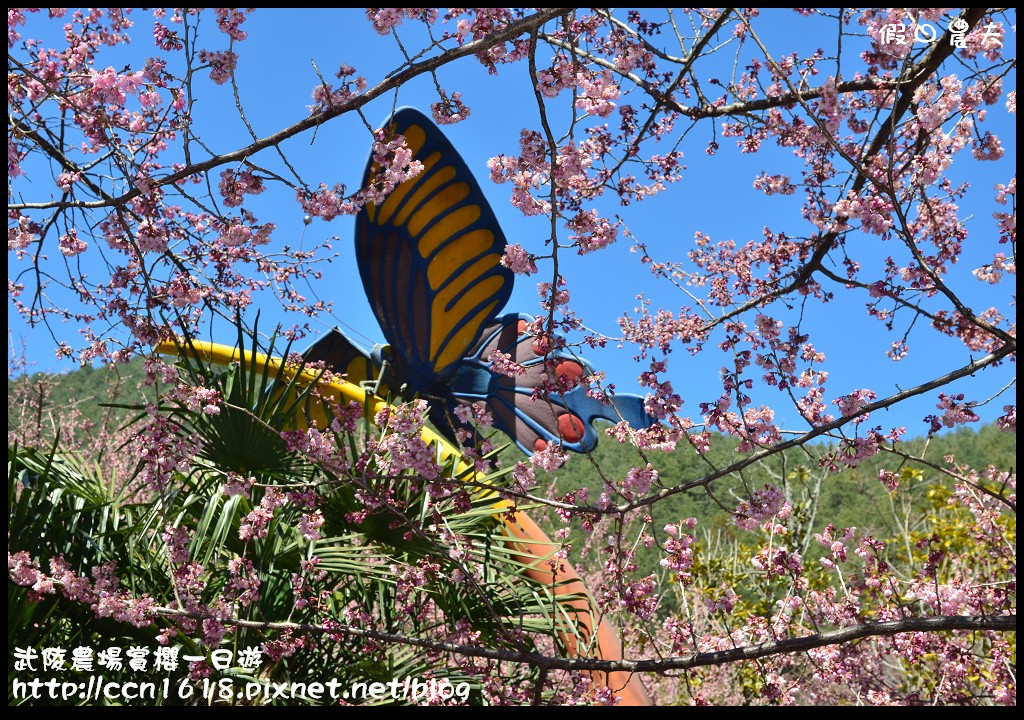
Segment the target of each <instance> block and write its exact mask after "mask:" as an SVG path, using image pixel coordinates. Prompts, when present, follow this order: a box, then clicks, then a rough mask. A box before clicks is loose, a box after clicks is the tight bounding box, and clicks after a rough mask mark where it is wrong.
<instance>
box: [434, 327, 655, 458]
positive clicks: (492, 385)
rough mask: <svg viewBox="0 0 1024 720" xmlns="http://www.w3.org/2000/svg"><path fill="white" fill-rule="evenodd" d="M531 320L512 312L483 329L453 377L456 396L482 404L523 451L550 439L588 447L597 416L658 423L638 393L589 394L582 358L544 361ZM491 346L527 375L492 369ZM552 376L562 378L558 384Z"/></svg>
mask: <svg viewBox="0 0 1024 720" xmlns="http://www.w3.org/2000/svg"><path fill="white" fill-rule="evenodd" d="M533 320H534V318H532V317H531V316H529V315H525V314H515V313H512V314H509V315H505V316H503V317H501V318H499V319H498V321H497V322H495V323H492V324H490V325H489V326H487V328H485V330H484V333H483V337H482V339H481V341H480V343H478V345H477V347H476V348H475V349H474V350H473V352H472V353H471V355H470V356H469V357H467V358H466V360H465V362H464V363H463V366H462V367H460V368H459V371H458V373H457V374H456V376H455V377H454V378H453V381H452V383H453V395H454V396H455V397H456V399H457V401H459V402H463V403H480V402H483V403H486V407H487V409H488V410H489V411H490V412H491V415H492V417H493V419H494V425H495V426H496V427H497V428H498V429H500V430H501V431H502V432H504V433H505V434H507V435H508V436H509V437H510V438H511V439H512V440H513V441H514V442H515V443H516V445H518V446H519V447H520V449H522V450H523V451H524V452H526V453H527V454H533V453H534V452H537V451H539V450H543V449H544V448H546V447H547V445H548V444H549V443H552V442H556V443H561V445H562V446H563V447H564V448H565V449H567V450H573V451H575V452H586V451H589V450H592V449H593V448H594V446H595V445H597V439H598V435H597V431H596V430H595V429H594V427H593V422H594V420H596V419H597V418H603V419H605V420H609V421H611V422H619V421H620V420H625V421H626V422H628V423H629V424H630V425H631V426H632V427H634V428H645V427H650V426H651V425H653V424H655V423H656V422H657V420H656V419H655V418H653V417H651V416H650V415H648V414H647V412H646V411H645V410H644V399H643V398H642V397H640V396H639V395H625V394H623V395H614V396H611V397H610V398H609V400H610V402H609V403H607V404H606V403H604V402H602V401H601V400H599V399H597V398H593V397H590V396H588V395H587V385H586V378H587V377H588V376H589V375H592V374H593V372H594V370H593V368H592V367H591V366H590V364H589V363H587V362H586V361H585V360H581V359H579V358H574V357H571V356H569V355H566V354H564V353H559V352H552V353H548V355H547V360H546V359H545V352H544V350H545V348H544V347H543V344H542V343H539V342H537V339H536V338H535V337H534V336H533V335H530V334H529V333H527V332H526V327H527V326H528V325H529V324H530V323H532V322H533ZM494 350H499V351H501V352H502V353H505V354H508V355H510V356H511V360H512V361H513V362H515V363H518V364H520V365H522V366H523V367H524V368H525V369H526V374H525V375H516V376H515V377H514V378H512V377H508V376H506V375H503V374H500V373H498V372H495V371H494V370H493V366H492V363H491V361H490V360H489V357H490V355H491V353H492V352H493V351H494ZM485 375H486V376H487V381H485V380H484V376H485ZM553 377H554V378H559V377H560V378H561V381H560V382H561V383H562V384H561V385H560V386H559V387H558V388H557V389H556V388H554V387H553V382H552V380H553ZM538 389H540V392H535V391H537V390H538Z"/></svg>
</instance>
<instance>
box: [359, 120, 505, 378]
mask: <svg viewBox="0 0 1024 720" xmlns="http://www.w3.org/2000/svg"><path fill="white" fill-rule="evenodd" d="M386 128H387V131H388V132H389V133H395V134H400V135H402V136H404V137H405V140H406V143H407V145H408V147H409V149H410V150H411V151H412V159H413V160H415V161H419V162H421V163H423V171H422V172H421V173H420V174H419V175H417V176H416V177H415V178H413V179H411V180H407V181H405V182H403V183H401V184H400V185H398V187H396V188H395V190H393V191H392V192H391V194H390V195H388V197H387V198H386V199H385V200H384V201H383V202H382V203H380V204H379V205H374V204H367V205H366V206H365V207H363V209H362V210H360V211H359V214H358V215H357V217H356V242H355V245H356V261H357V263H358V265H359V273H360V276H361V277H362V281H363V287H364V289H365V290H366V295H367V297H368V298H369V299H370V304H371V305H372V306H373V311H374V314H375V315H376V316H377V321H378V322H379V323H380V327H381V330H382V331H383V333H384V337H385V338H387V341H388V343H389V344H390V346H391V351H392V353H393V355H394V358H395V362H396V364H397V365H398V368H397V369H396V375H397V377H398V378H400V380H401V381H402V382H404V383H407V384H408V386H409V388H410V389H411V390H412V391H414V392H421V393H424V394H426V395H434V396H438V397H442V398H444V397H447V396H448V390H447V388H448V381H449V380H450V379H451V377H452V376H453V375H454V374H455V372H456V369H457V367H458V365H459V362H460V361H461V359H462V357H463V356H464V355H465V353H466V352H467V351H468V350H470V349H471V348H472V347H474V346H475V345H476V344H477V343H478V341H479V338H480V335H481V333H482V331H483V329H484V327H485V326H486V325H488V324H489V323H491V322H492V321H493V320H494V318H495V317H496V316H497V314H498V313H499V312H500V311H501V309H502V308H503V307H504V305H505V303H506V302H507V301H508V298H509V296H510V295H511V293H512V283H513V275H512V272H511V271H510V270H508V269H507V268H505V267H504V266H502V265H501V263H500V261H501V257H502V254H503V253H504V251H505V245H506V241H505V236H504V234H503V233H502V231H501V228H500V227H499V225H498V221H497V218H496V217H495V216H494V212H493V211H492V210H491V208H490V206H489V205H488V204H487V200H486V198H485V197H484V195H483V192H482V191H481V190H480V186H479V185H478V184H477V182H476V180H475V179H474V177H473V174H472V173H471V172H470V170H469V168H468V167H467V166H466V163H465V162H464V161H463V160H462V158H461V157H460V156H459V154H458V153H457V152H456V151H455V148H454V147H453V146H452V144H451V143H450V142H449V141H448V140H447V138H445V137H444V135H443V134H441V131H440V130H438V129H437V127H436V126H435V125H434V124H433V123H432V122H431V121H430V120H429V119H427V117H426V116H425V115H423V114H422V113H420V112H419V111H417V110H413V109H411V108H403V109H401V110H398V111H397V112H396V113H395V114H394V115H393V116H392V117H391V119H390V120H389V121H388V122H387V124H386ZM378 170H379V168H378V166H377V165H376V164H375V163H374V162H373V158H372V156H371V159H370V161H369V163H368V164H367V169H366V173H365V175H364V178H363V186H364V187H366V186H368V185H369V183H371V182H373V180H374V178H376V177H377V174H378Z"/></svg>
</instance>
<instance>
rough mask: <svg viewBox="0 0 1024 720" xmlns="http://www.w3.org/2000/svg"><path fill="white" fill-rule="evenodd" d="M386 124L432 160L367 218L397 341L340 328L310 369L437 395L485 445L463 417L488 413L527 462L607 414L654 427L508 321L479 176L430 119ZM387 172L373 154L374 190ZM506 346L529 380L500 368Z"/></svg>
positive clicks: (383, 310)
mask: <svg viewBox="0 0 1024 720" xmlns="http://www.w3.org/2000/svg"><path fill="white" fill-rule="evenodd" d="M386 127H387V130H388V132H389V133H394V134H400V135H402V136H404V137H405V140H406V143H407V145H408V147H409V148H410V150H411V151H412V153H413V160H418V161H420V162H421V163H423V171H422V172H421V173H420V174H419V175H417V176H416V177H415V178H412V179H410V180H406V181H405V182H403V183H401V184H400V185H398V186H397V187H396V188H395V189H394V190H393V191H392V192H391V194H390V195H388V196H387V198H386V199H385V200H384V201H383V202H382V203H380V204H379V205H372V204H367V205H365V206H364V207H363V208H362V209H361V210H360V211H359V213H358V215H357V217H356V231H355V247H356V262H357V264H358V266H359V274H360V276H361V278H362V281H363V288H364V289H365V291H366V295H367V297H368V298H369V300H370V304H371V305H372V306H373V311H374V314H375V315H376V317H377V321H378V322H379V323H380V327H381V330H382V331H383V333H384V337H385V338H386V339H387V342H388V345H386V346H381V345H378V346H376V347H374V348H373V350H372V351H371V352H369V353H367V352H365V351H364V350H362V349H360V348H359V347H357V346H356V345H355V344H354V343H352V341H350V340H349V339H348V338H347V337H346V336H345V335H344V333H342V332H341V331H340V330H338V329H334V330H332V331H331V332H330V333H328V334H327V335H325V336H324V337H323V338H321V339H320V340H318V341H317V342H316V343H314V344H313V345H312V346H311V347H310V348H309V349H308V350H307V351H306V353H305V354H304V357H305V359H306V361H307V362H313V361H318V360H319V361H324V362H325V364H326V365H327V367H328V368H329V369H331V370H332V371H334V372H338V373H345V374H347V375H348V380H349V382H354V383H364V384H365V383H367V382H374V381H376V383H377V385H376V386H375V388H376V391H377V393H378V394H386V393H387V392H388V391H389V390H390V392H392V393H396V392H397V393H399V394H401V395H403V396H409V395H413V394H415V395H419V396H420V397H422V398H425V399H427V400H428V402H429V406H430V418H431V421H432V422H433V423H434V425H435V427H436V428H437V429H438V431H439V432H441V434H443V435H445V436H446V437H447V438H448V439H450V440H453V441H455V439H456V437H457V435H458V432H457V431H458V430H460V429H462V430H465V431H467V432H468V433H469V435H468V437H476V436H475V431H474V429H473V428H472V427H471V426H469V425H468V424H467V423H466V422H464V421H463V420H461V419H460V418H459V417H458V415H457V414H456V412H455V410H456V409H457V408H458V407H459V406H460V405H476V406H478V407H479V408H480V409H485V410H487V411H488V412H489V413H490V415H491V417H492V418H493V422H494V426H495V427H497V428H498V429H499V430H501V431H502V432H504V433H505V434H506V435H508V436H509V437H510V438H511V439H512V440H513V442H515V443H516V445H518V446H519V447H520V448H521V449H522V450H523V451H524V452H526V453H527V454H533V453H534V452H537V451H541V450H544V449H545V448H547V447H548V445H549V444H551V443H558V444H561V445H562V446H563V447H564V448H566V449H569V450H574V451H576V452H584V451H588V450H591V449H593V447H594V446H595V445H596V444H597V432H596V431H595V430H594V427H593V425H592V423H593V421H594V420H595V419H597V418H604V419H606V420H610V421H613V422H618V421H619V420H625V421H627V422H628V423H629V424H630V425H631V426H633V427H635V428H643V427H648V426H650V425H652V424H654V423H655V422H656V420H655V419H654V418H652V417H650V416H649V415H648V414H647V413H646V412H645V411H644V401H643V398H641V397H639V396H637V395H614V396H611V397H610V398H609V400H610V402H609V403H607V404H606V403H605V402H602V401H601V400H598V399H596V398H593V397H590V396H589V395H588V394H587V385H586V378H587V377H588V376H589V375H591V374H592V373H593V369H592V368H591V367H590V365H589V364H588V363H586V362H585V361H583V360H580V359H578V358H574V357H571V356H569V355H567V354H564V353H562V352H560V351H557V350H551V349H550V346H551V345H552V343H550V342H547V341H546V339H545V338H538V337H537V336H535V335H533V334H531V333H530V332H529V331H528V328H529V327H530V326H531V324H532V323H533V321H534V318H533V317H531V316H529V315H525V314H519V313H510V314H505V315H500V316H499V313H500V312H501V310H502V308H503V307H504V306H505V303H506V302H507V301H508V299H509V297H510V295H511V294H512V284H513V280H514V275H513V273H512V272H511V271H510V270H509V269H508V268H506V267H504V266H503V265H502V264H501V258H502V255H503V254H504V251H505V246H506V240H505V235H504V233H503V232H502V230H501V227H500V226H499V225H498V221H497V218H496V217H495V216H494V212H493V210H491V207H490V205H488V203H487V200H486V198H485V197H484V194H483V192H482V191H481V189H480V186H479V185H478V184H477V182H476V179H475V178H474V177H473V174H472V173H471V172H470V170H469V168H468V167H467V166H466V163H465V162H464V161H463V160H462V158H461V157H460V156H459V154H458V153H457V152H456V151H455V148H454V147H453V146H452V144H451V143H450V142H449V141H448V139H447V138H446V137H445V136H444V135H443V134H442V133H441V131H440V130H438V128H437V127H436V126H435V125H434V124H433V123H432V122H431V121H430V120H429V119H427V117H426V116H425V115H423V114H422V113H420V112H419V111H417V110H414V109H412V108H402V109H400V110H398V111H396V112H395V113H394V114H393V115H392V116H391V118H390V119H389V120H388V122H387V123H386ZM378 170H379V168H378V167H377V166H376V165H375V163H374V161H373V158H372V157H371V158H370V160H369V162H368V163H367V167H366V172H365V174H364V176H363V187H366V186H367V185H368V184H369V183H370V182H372V181H373V179H374V178H375V177H376V176H377V172H378ZM495 350H497V351H500V352H501V353H504V354H506V355H509V356H510V357H511V360H512V362H514V363H517V364H519V365H521V366H522V367H523V368H525V371H526V372H525V374H518V375H515V376H514V377H509V376H508V375H505V374H502V373H500V372H498V371H497V370H496V368H495V367H494V365H493V363H492V361H491V357H492V353H494V351H495ZM463 415H465V413H463Z"/></svg>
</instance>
